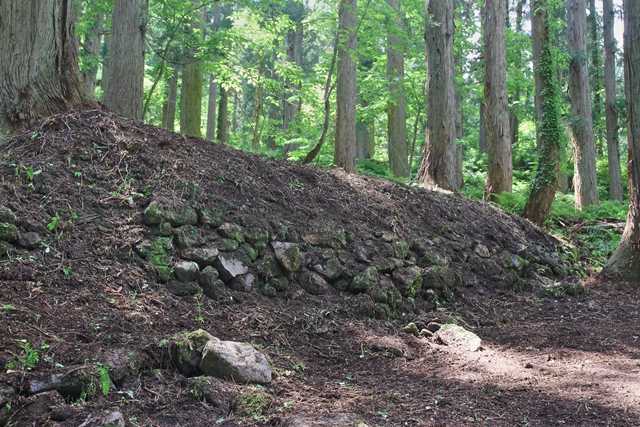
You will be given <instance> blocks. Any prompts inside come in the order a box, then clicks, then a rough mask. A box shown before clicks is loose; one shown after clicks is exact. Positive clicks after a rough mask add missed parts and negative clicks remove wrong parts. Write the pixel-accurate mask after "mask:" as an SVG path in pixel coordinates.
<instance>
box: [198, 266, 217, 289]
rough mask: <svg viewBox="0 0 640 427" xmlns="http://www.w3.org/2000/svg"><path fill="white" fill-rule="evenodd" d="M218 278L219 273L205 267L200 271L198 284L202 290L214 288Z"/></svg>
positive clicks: (212, 268) (209, 267)
mask: <svg viewBox="0 0 640 427" xmlns="http://www.w3.org/2000/svg"><path fill="white" fill-rule="evenodd" d="M219 277H220V273H218V270H216V269H215V268H214V267H211V266H207V267H205V268H204V269H202V271H200V276H199V277H198V283H200V286H202V289H205V288H208V287H211V286H214V285H215V284H216V282H217V281H218V278H219Z"/></svg>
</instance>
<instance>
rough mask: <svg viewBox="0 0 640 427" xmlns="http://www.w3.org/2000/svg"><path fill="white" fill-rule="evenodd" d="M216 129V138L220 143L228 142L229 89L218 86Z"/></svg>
mask: <svg viewBox="0 0 640 427" xmlns="http://www.w3.org/2000/svg"><path fill="white" fill-rule="evenodd" d="M218 98H219V101H218V103H219V104H218V129H217V130H216V138H217V141H218V142H219V143H220V144H228V143H229V91H228V90H227V89H225V88H224V86H222V85H221V86H220V96H219V97H218Z"/></svg>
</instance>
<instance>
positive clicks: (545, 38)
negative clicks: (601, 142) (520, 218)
mask: <svg viewBox="0 0 640 427" xmlns="http://www.w3.org/2000/svg"><path fill="white" fill-rule="evenodd" d="M531 10H532V12H531V13H532V17H531V28H532V36H533V62H534V70H535V86H536V93H535V104H536V139H537V141H536V142H537V147H538V168H537V171H536V175H535V177H534V180H533V183H532V185H531V192H530V194H529V198H528V200H527V204H526V205H525V208H524V213H523V215H524V217H525V218H528V219H529V220H530V221H532V222H534V223H536V224H538V225H542V224H543V222H544V220H545V218H546V217H547V215H548V214H549V211H550V210H551V204H552V203H553V199H554V197H555V194H556V189H557V187H558V174H559V173H560V139H561V134H562V129H561V124H560V106H559V89H558V85H557V82H556V76H557V72H556V64H555V58H554V52H553V49H554V46H553V39H552V33H551V29H550V28H549V27H550V25H549V24H550V22H549V20H550V16H549V15H550V13H551V12H552V10H551V8H550V6H549V0H533V2H532V4H531Z"/></svg>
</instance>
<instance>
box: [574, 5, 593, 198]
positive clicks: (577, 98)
mask: <svg viewBox="0 0 640 427" xmlns="http://www.w3.org/2000/svg"><path fill="white" fill-rule="evenodd" d="M586 26H587V9H586V3H585V0H568V1H567V36H568V41H569V54H570V56H571V62H570V68H569V97H570V98H571V112H572V117H571V120H570V124H571V133H572V138H571V140H572V141H573V159H574V178H573V183H574V187H575V195H576V208H578V209H583V208H585V207H587V206H590V205H593V204H596V203H598V183H597V172H596V146H595V141H594V134H593V115H592V114H593V113H592V111H591V103H592V101H591V91H590V89H589V87H590V85H589V71H588V69H587V41H586V37H585V29H586Z"/></svg>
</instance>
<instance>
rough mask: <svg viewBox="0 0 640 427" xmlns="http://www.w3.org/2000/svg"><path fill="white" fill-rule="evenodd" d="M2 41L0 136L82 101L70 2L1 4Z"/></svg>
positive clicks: (6, 0) (15, 1) (12, 1)
mask: <svg viewBox="0 0 640 427" xmlns="http://www.w3.org/2000/svg"><path fill="white" fill-rule="evenodd" d="M0 40H4V41H5V43H3V46H2V48H1V49H0V135H1V134H2V133H9V132H12V131H15V130H16V129H17V128H18V127H20V126H21V125H23V124H29V123H30V122H32V121H33V120H36V119H38V118H41V117H45V116H48V115H51V114H55V113H59V112H61V111H65V110H68V109H69V108H72V107H73V106H75V105H78V104H81V103H82V102H84V101H85V100H86V94H85V93H84V90H83V88H82V84H81V81H80V71H79V69H78V64H77V46H76V42H75V40H74V38H73V20H72V12H71V1H70V0H62V1H60V0H39V1H33V2H26V1H24V0H2V1H0ZM9 40H10V41H11V42H8V41H9Z"/></svg>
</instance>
